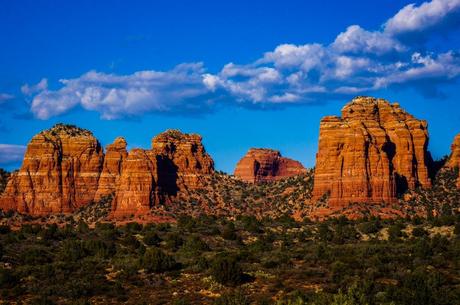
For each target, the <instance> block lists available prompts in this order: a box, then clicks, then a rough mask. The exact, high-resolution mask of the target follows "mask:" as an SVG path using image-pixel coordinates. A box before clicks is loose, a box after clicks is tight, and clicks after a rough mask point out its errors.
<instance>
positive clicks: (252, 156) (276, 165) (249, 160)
mask: <svg viewBox="0 0 460 305" xmlns="http://www.w3.org/2000/svg"><path fill="white" fill-rule="evenodd" d="M305 172H306V169H305V168H304V167H303V166H302V164H301V163H300V162H298V161H295V160H292V159H289V158H284V157H282V156H281V154H280V152H279V151H277V150H272V149H264V148H251V149H250V150H249V151H248V152H247V154H246V155H245V156H244V157H243V158H242V159H241V160H240V161H239V162H238V164H237V165H236V168H235V173H234V174H235V176H236V177H237V178H239V179H241V180H243V181H246V182H251V183H259V182H269V181H275V180H279V179H283V178H286V177H291V176H296V175H300V174H302V173H305Z"/></svg>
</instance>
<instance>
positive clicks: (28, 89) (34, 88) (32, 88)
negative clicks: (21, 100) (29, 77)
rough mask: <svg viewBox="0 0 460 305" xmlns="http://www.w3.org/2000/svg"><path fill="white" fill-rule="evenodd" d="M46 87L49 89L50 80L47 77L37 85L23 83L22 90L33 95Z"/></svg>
mask: <svg viewBox="0 0 460 305" xmlns="http://www.w3.org/2000/svg"><path fill="white" fill-rule="evenodd" d="M46 89H48V80H47V79H46V78H42V80H41V81H39V82H38V83H37V84H35V85H28V84H25V85H23V86H22V87H21V92H22V93H23V94H25V95H32V94H35V93H38V92H41V91H43V90H46Z"/></svg>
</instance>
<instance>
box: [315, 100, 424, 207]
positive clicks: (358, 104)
mask: <svg viewBox="0 0 460 305" xmlns="http://www.w3.org/2000/svg"><path fill="white" fill-rule="evenodd" d="M427 146H428V131H427V123H426V121H423V120H418V119H416V118H414V117H413V116H412V115H410V114H409V113H407V112H406V111H404V110H403V109H402V108H400V106H399V104H397V103H393V104H390V103H389V102H388V101H386V100H384V99H376V98H372V97H357V98H355V99H353V100H352V101H351V102H350V103H348V104H347V105H345V107H343V108H342V116H341V117H337V116H327V117H325V118H323V119H322V120H321V124H320V135H319V147H318V153H317V156H316V168H315V181H314V189H313V199H314V200H318V199H320V198H322V197H323V196H326V197H328V203H329V206H330V207H334V206H336V207H337V206H346V205H348V204H350V203H370V204H372V203H382V202H386V203H392V202H396V197H397V194H398V193H399V192H404V191H405V190H407V189H414V188H415V187H417V186H421V187H425V188H428V187H430V186H431V181H430V179H429V176H428V165H429V163H430V161H431V157H430V155H429V153H428V151H427Z"/></svg>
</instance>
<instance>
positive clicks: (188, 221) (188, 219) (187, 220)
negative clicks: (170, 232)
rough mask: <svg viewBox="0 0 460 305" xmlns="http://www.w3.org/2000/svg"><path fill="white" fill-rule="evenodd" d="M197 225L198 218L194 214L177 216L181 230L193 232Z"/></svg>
mask: <svg viewBox="0 0 460 305" xmlns="http://www.w3.org/2000/svg"><path fill="white" fill-rule="evenodd" d="M196 226H197V223H196V220H195V218H193V217H192V216H189V215H180V216H179V217H178V218H177V227H178V228H179V229H180V230H184V231H187V232H193V231H194V229H195V228H196Z"/></svg>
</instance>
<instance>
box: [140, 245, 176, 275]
mask: <svg viewBox="0 0 460 305" xmlns="http://www.w3.org/2000/svg"><path fill="white" fill-rule="evenodd" d="M140 265H141V267H142V268H143V269H145V270H147V272H164V271H170V270H174V269H176V268H177V267H178V264H177V262H176V261H175V260H174V258H173V257H172V256H169V255H167V254H165V253H164V252H163V251H161V250H160V249H158V248H149V249H147V251H145V253H144V255H143V256H142V258H141V261H140Z"/></svg>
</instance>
